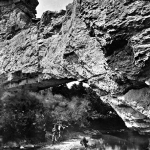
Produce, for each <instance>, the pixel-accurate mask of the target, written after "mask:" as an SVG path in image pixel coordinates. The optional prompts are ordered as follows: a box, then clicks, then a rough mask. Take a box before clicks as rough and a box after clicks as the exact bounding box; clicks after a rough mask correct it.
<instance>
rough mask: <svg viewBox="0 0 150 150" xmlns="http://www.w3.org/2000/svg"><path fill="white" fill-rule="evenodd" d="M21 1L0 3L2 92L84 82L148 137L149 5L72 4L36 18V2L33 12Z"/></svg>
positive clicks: (132, 0) (125, 0) (137, 0)
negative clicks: (4, 90)
mask: <svg viewBox="0 0 150 150" xmlns="http://www.w3.org/2000/svg"><path fill="white" fill-rule="evenodd" d="M24 2H27V0H26V1H24ZM24 2H20V3H19V5H18V3H17V4H15V3H14V2H13V3H9V5H1V2H0V11H1V12H3V13H1V15H0V81H1V85H2V87H3V88H4V89H9V90H13V89H17V88H24V89H28V90H34V91H37V90H41V89H44V88H48V87H50V86H54V85H58V84H62V83H67V82H70V81H73V80H78V81H84V82H88V84H89V85H90V86H91V87H92V88H93V89H94V90H96V91H97V93H98V94H99V95H100V96H101V99H102V100H103V101H105V102H107V103H109V104H110V105H111V106H112V107H113V108H114V109H115V110H116V112H117V113H118V114H119V115H120V117H121V118H122V119H123V121H124V122H125V124H126V125H127V127H129V128H133V129H136V130H139V131H140V132H143V133H145V132H150V124H149V122H150V113H149V111H150V109H149V108H150V101H149V97H150V89H149V85H150V69H149V65H150V59H149V57H150V52H149V48H150V36H149V33H150V28H149V26H150V2H149V1H148V0H74V2H73V3H72V4H69V5H68V6H67V7H66V11H64V10H62V11H60V12H52V11H46V12H45V13H44V14H43V15H42V17H41V19H40V20H38V19H36V18H33V17H34V15H35V8H36V6H37V4H38V2H37V1H36V0H34V1H33V0H32V1H30V2H32V5H31V6H33V7H32V11H30V10H31V9H30V8H29V6H28V5H25V3H24ZM34 2H35V3H34ZM3 4H4V3H3ZM7 4H8V3H7ZM20 5H21V6H23V7H22V8H24V9H20V7H19V6H20Z"/></svg>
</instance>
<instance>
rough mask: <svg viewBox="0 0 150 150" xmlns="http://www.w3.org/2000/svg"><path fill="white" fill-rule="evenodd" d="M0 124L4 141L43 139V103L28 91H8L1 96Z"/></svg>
mask: <svg viewBox="0 0 150 150" xmlns="http://www.w3.org/2000/svg"><path fill="white" fill-rule="evenodd" d="M2 100H3V101H2V110H1V124H2V132H3V140H4V142H7V141H11V140H18V139H19V141H20V140H25V139H28V140H29V141H31V142H34V141H37V142H38V141H43V139H44V137H45V118H44V111H45V110H44V107H43V104H42V103H41V102H40V101H39V99H37V98H36V97H35V96H33V95H31V94H30V93H29V92H24V91H19V92H17V93H15V94H12V93H9V94H7V95H5V96H3V98H2Z"/></svg>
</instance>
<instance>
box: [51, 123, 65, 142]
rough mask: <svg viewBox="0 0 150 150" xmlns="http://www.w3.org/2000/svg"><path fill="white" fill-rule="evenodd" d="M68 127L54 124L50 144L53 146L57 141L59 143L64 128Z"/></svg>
mask: <svg viewBox="0 0 150 150" xmlns="http://www.w3.org/2000/svg"><path fill="white" fill-rule="evenodd" d="M67 127H68V126H66V125H63V124H62V123H55V124H54V127H53V129H52V144H54V143H55V142H57V141H60V139H61V138H62V133H63V131H64V129H65V128H67Z"/></svg>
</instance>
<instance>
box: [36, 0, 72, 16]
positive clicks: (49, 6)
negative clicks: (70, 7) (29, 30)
mask: <svg viewBox="0 0 150 150" xmlns="http://www.w3.org/2000/svg"><path fill="white" fill-rule="evenodd" d="M38 1H39V5H38V6H37V15H36V16H37V18H41V16H42V14H43V12H45V11H46V10H51V11H59V10H61V9H65V8H66V6H67V4H69V3H71V2H73V0H38Z"/></svg>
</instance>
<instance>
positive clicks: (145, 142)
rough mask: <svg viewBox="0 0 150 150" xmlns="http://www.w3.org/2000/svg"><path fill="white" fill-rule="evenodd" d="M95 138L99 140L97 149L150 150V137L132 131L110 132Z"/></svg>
mask: <svg viewBox="0 0 150 150" xmlns="http://www.w3.org/2000/svg"><path fill="white" fill-rule="evenodd" d="M93 138H95V139H98V141H99V142H98V145H97V146H96V147H97V148H100V150H150V136H144V135H140V134H138V133H137V132H133V131H130V130H122V131H114V132H111V131H110V132H107V133H104V134H102V135H96V136H93Z"/></svg>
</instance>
